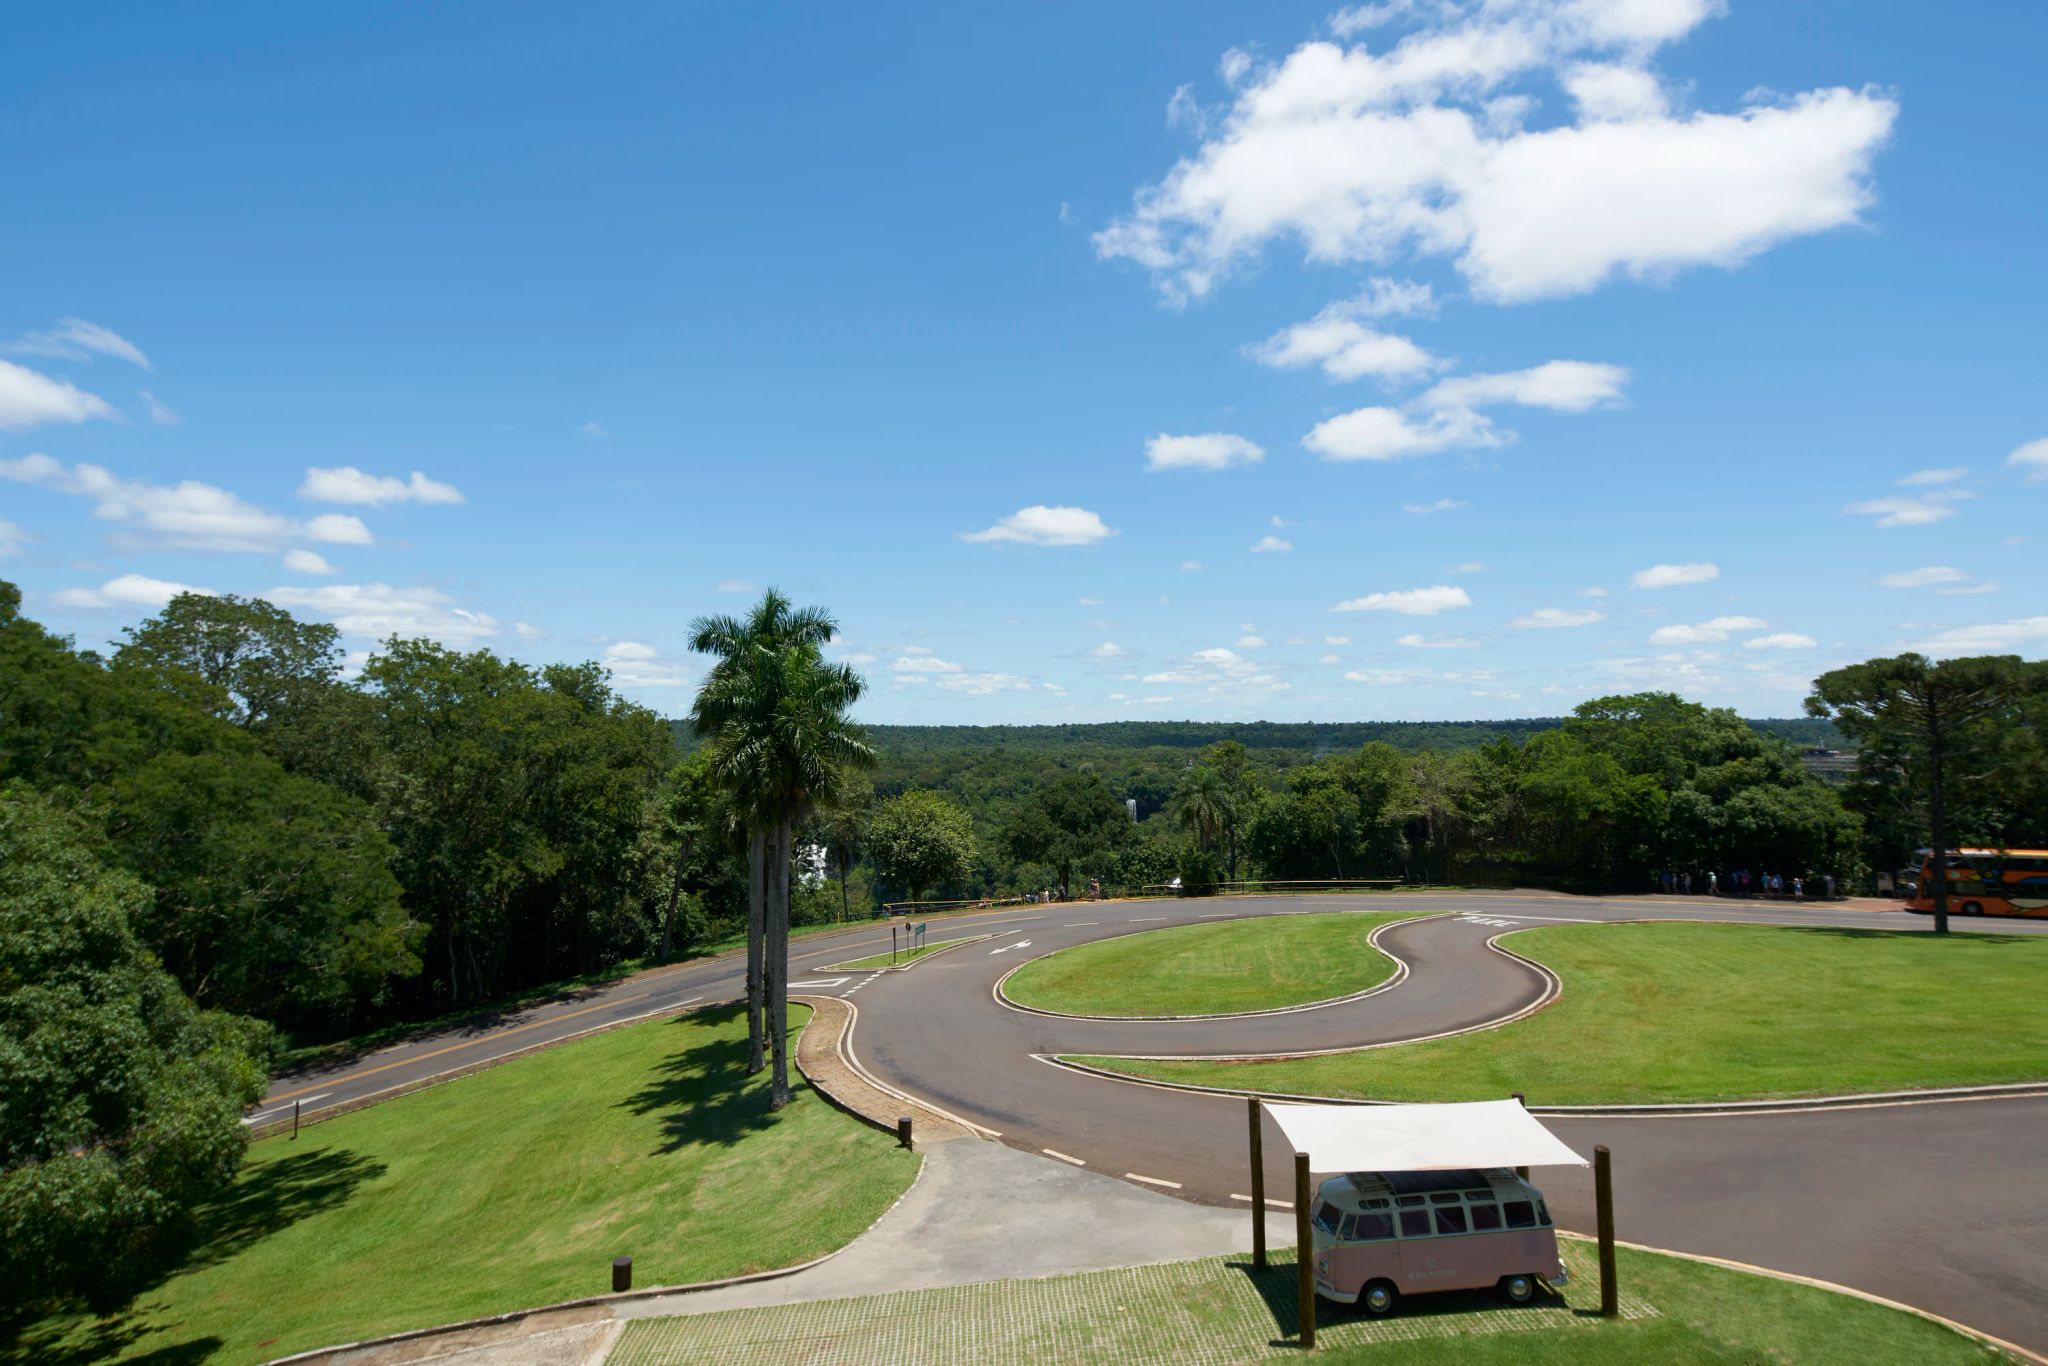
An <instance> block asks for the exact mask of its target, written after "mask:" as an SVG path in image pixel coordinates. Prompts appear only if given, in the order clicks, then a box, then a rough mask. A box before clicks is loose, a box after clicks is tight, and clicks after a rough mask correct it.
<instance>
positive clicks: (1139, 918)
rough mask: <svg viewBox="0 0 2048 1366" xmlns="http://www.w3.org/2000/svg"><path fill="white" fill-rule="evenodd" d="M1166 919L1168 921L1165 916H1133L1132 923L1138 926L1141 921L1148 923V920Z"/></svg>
mask: <svg viewBox="0 0 2048 1366" xmlns="http://www.w3.org/2000/svg"><path fill="white" fill-rule="evenodd" d="M1164 919H1166V917H1165V916H1163V915H1134V916H1132V917H1131V923H1132V924H1133V925H1136V924H1138V923H1140V922H1141V921H1146V920H1164Z"/></svg>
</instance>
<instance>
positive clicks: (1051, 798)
mask: <svg viewBox="0 0 2048 1366" xmlns="http://www.w3.org/2000/svg"><path fill="white" fill-rule="evenodd" d="M1130 828H1131V822H1130V813H1129V812H1128V811H1126V810H1125V809H1124V804H1123V803H1122V802H1120V801H1118V800H1117V797H1116V794H1115V793H1114V792H1112V791H1110V789H1109V784H1107V783H1105V782H1104V781H1103V780H1102V778H1101V775H1099V774H1096V773H1085V772H1084V773H1068V774H1065V775H1063V776H1061V777H1060V778H1058V779H1056V780H1055V781H1054V782H1053V783H1052V784H1051V785H1050V786H1048V787H1046V788H1045V789H1044V790H1043V791H1041V792H1039V793H1037V794H1036V795H1035V796H1033V797H1032V798H1030V799H1029V800H1028V801H1026V802H1025V803H1024V804H1023V805H1022V806H1020V807H1019V808H1018V809H1017V810H1016V811H1015V812H1014V813H1013V814H1012V816H1011V819H1010V825H1009V828H1008V830H1006V831H1005V832H1004V843H1005V844H1006V845H1007V846H1008V847H1009V850H1010V852H1011V853H1012V854H1013V855H1014V856H1016V857H1017V858H1020V859H1026V860H1029V861H1031V862H1034V863H1047V864H1051V865H1052V867H1053V868H1054V869H1055V870H1056V871H1057V873H1058V875H1059V885H1060V887H1061V888H1062V889H1067V888H1071V887H1072V886H1073V876H1074V865H1075V864H1077V863H1086V862H1089V861H1092V860H1097V859H1100V858H1102V857H1103V856H1104V855H1106V854H1108V853H1109V852H1110V851H1111V850H1113V849H1115V848H1116V847H1117V846H1118V845H1119V844H1121V843H1122V842H1123V841H1124V840H1125V839H1126V838H1127V837H1128V836H1129V834H1130Z"/></svg>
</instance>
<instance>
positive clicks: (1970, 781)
mask: <svg viewBox="0 0 2048 1366" xmlns="http://www.w3.org/2000/svg"><path fill="white" fill-rule="evenodd" d="M2044 674H2048V667H2044V666H2043V665H2040V664H2026V663H2023V662H2022V661H2021V660H2020V658H2019V656H2018V655H1979V656H1976V657H1973V658H1967V659H1947V660H1943V661H1941V662H1940V663H1932V662H1930V661H1929V660H1928V659H1927V657H1926V656H1924V655H1910V654H1909V655H1899V656H1897V657H1896V658H1893V659H1871V660H1866V661H1864V662H1863V663H1861V664H1852V665H1850V666H1848V667H1847V668H1844V669H1835V670H1833V671H1831V672H1829V673H1824V674H1822V675H1821V676H1820V677H1819V678H1816V679H1815V680H1814V681H1813V694H1812V696H1810V697H1808V698H1807V699H1806V710H1807V714H1808V715H1810V716H1825V717H1827V718H1828V719H1829V720H1831V721H1833V722H1834V723H1835V726H1836V728H1837V729H1839V730H1840V731H1841V732H1842V734H1844V735H1846V736H1848V737H1849V738H1850V739H1852V740H1855V741H1857V742H1858V743H1859V744H1860V745H1861V746H1862V750H1861V753H1860V756H1859V764H1858V767H1859V769H1860V770H1861V773H1862V777H1863V779H1864V781H1865V782H1866V783H1869V784H1873V785H1882V784H1883V782H1884V780H1885V779H1886V778H1887V777H1890V778H1892V779H1894V780H1895V781H1896V782H1897V784H1898V785H1900V786H1903V788H1904V789H1905V792H1906V794H1907V795H1908V798H1909V800H1913V801H1915V802H1916V804H1917V802H1920V801H1924V802H1925V811H1926V827H1925V828H1926V830H1927V834H1928V844H1929V846H1930V849H1929V853H1930V855H1931V857H1930V859H1929V867H1930V870H1931V874H1930V875H1931V877H1932V879H1933V883H1934V886H1933V888H1932V891H1933V895H1934V932H1935V933H1936V934H1947V933H1948V884H1949V877H1948V851H1949V849H1950V848H1951V847H1952V841H1951V838H1950V836H1951V824H1950V816H1951V805H1952V803H1951V799H1952V796H1953V794H1954V792H1955V790H1956V788H1957V787H1958V786H1960V787H1962V788H1963V789H1964V790H1966V791H1967V790H1970V789H1972V788H1986V787H1994V786H1998V785H2000V784H1999V779H2000V778H2001V776H2002V775H2001V774H2000V773H1999V772H1998V770H2000V769H2001V768H2004V767H2007V766H2010V765H2012V764H2014V762H2015V761H2016V760H2020V759H2022V758H2024V757H2025V756H2026V755H2027V753H2028V752H2029V749H2030V747H2031V745H2033V744H2034V743H2037V742H2034V741H2031V740H2029V739H2028V738H2026V737H2025V730H2026V727H2025V725H2024V721H2023V719H2022V716H2023V711H2024V708H2025V704H2026V703H2027V702H2028V701H2029V700H2030V699H2031V698H2033V697H2038V696H2039V695H2040V694H2041V693H2042V692H2043V691H2044V687H2043V683H2042V678H2043V675H2044ZM1984 833H1995V832H1984ZM1979 837H1980V838H1982V837H1983V835H1982V834H1980V835H1979ZM1923 890H1926V889H1923Z"/></svg>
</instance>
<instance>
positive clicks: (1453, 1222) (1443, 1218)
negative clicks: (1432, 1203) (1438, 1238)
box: [1436, 1205, 1466, 1233]
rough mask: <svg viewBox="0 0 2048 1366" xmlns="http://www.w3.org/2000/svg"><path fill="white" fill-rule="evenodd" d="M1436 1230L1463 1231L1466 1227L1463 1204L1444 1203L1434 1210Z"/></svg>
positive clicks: (1444, 1231) (1440, 1231) (1447, 1231)
mask: <svg viewBox="0 0 2048 1366" xmlns="http://www.w3.org/2000/svg"><path fill="white" fill-rule="evenodd" d="M1436 1231H1437V1232H1438V1233H1463V1232H1465V1231H1466V1229H1465V1209H1464V1206H1462V1205H1446V1206H1444V1207H1443V1208H1442V1209H1439V1210H1438V1211H1437V1212H1436Z"/></svg>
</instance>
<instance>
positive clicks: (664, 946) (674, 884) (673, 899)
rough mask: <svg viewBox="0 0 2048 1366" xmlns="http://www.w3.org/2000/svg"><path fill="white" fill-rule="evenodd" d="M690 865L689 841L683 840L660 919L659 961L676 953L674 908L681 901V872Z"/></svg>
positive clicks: (677, 851) (663, 960) (680, 903)
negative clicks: (665, 911) (664, 909)
mask: <svg viewBox="0 0 2048 1366" xmlns="http://www.w3.org/2000/svg"><path fill="white" fill-rule="evenodd" d="M689 865H690V841H688V840H684V841H683V842H682V847H681V848H680V849H678V850H676V873H675V877H674V879H673V880H672V881H670V883H669V885H668V914H667V915H664V916H663V917H662V918H661V961H662V962H664V963H666V962H667V961H668V956H669V955H670V954H672V953H674V952H675V951H676V908H677V907H679V906H680V905H682V901H683V870H684V869H685V868H687V867H689Z"/></svg>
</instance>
